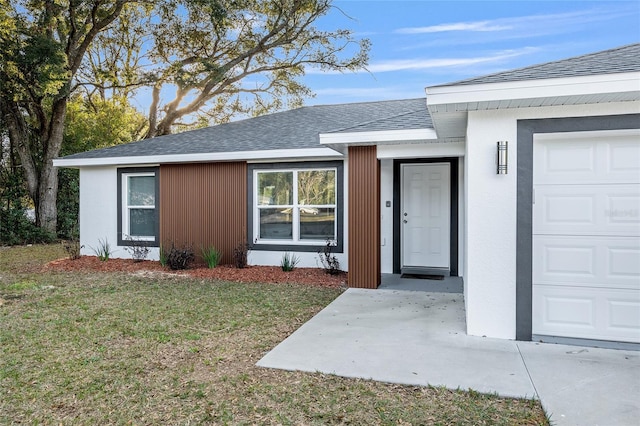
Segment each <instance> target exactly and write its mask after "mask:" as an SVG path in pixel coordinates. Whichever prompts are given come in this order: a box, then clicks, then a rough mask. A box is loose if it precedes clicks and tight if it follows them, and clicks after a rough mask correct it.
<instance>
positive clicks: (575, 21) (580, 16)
mask: <svg viewBox="0 0 640 426" xmlns="http://www.w3.org/2000/svg"><path fill="white" fill-rule="evenodd" d="M626 14H628V10H626V9H623V8H621V9H618V10H615V9H613V8H610V9H607V10H604V9H599V8H592V9H586V10H578V11H575V12H565V13H555V14H545V15H529V16H516V17H510V18H499V19H493V20H483V21H475V22H451V23H443V24H437V25H431V26H427V27H407V28H399V29H397V30H395V31H394V32H395V33H397V34H435V33H444V32H447V33H450V32H485V33H496V32H501V33H506V34H508V35H509V36H510V37H512V36H513V35H514V33H516V34H528V35H529V36H532V35H541V34H559V33H564V32H566V31H567V30H568V29H573V28H582V27H584V26H585V25H587V24H590V23H592V22H598V21H607V20H613V19H615V18H618V17H620V16H623V15H626Z"/></svg>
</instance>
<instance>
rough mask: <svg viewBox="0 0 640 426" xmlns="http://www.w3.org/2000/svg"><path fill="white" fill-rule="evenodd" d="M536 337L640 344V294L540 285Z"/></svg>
mask: <svg viewBox="0 0 640 426" xmlns="http://www.w3.org/2000/svg"><path fill="white" fill-rule="evenodd" d="M533 301H534V304H533V334H538V335H549V336H562V337H574V338H582V339H595V340H621V341H627V342H639V343H640V291H638V290H630V289H629V290H623V289H617V290H611V289H599V288H580V287H567V286H565V287H555V286H545V285H538V286H536V287H535V288H534V290H533Z"/></svg>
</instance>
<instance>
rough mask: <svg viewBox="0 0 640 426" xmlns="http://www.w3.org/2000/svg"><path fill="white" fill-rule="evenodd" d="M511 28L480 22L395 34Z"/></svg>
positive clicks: (425, 28)
mask: <svg viewBox="0 0 640 426" xmlns="http://www.w3.org/2000/svg"><path fill="white" fill-rule="evenodd" d="M511 28H512V27H510V26H508V25H496V24H492V23H491V22H490V21H479V22H456V23H452V24H439V25H432V26H429V27H410V28H400V29H398V30H396V31H395V32H396V33H399V34H424V33H442V32H448V31H479V32H489V31H504V30H508V29H511Z"/></svg>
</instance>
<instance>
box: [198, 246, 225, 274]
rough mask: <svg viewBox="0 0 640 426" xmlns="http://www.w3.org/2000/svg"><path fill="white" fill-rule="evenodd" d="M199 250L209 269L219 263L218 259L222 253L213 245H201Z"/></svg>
mask: <svg viewBox="0 0 640 426" xmlns="http://www.w3.org/2000/svg"><path fill="white" fill-rule="evenodd" d="M200 252H201V253H202V258H203V259H204V261H205V263H206V264H207V267H208V268H209V269H213V268H215V267H216V266H218V263H220V259H222V253H221V252H220V250H218V249H216V248H215V247H214V246H211V247H201V248H200Z"/></svg>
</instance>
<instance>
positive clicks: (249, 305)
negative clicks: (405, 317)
mask: <svg viewBox="0 0 640 426" xmlns="http://www.w3.org/2000/svg"><path fill="white" fill-rule="evenodd" d="M58 248H59V245H58V246H50V247H49V249H50V250H51V251H52V252H51V253H50V254H48V255H45V254H43V253H40V254H35V253H32V251H36V252H38V251H46V249H47V248H46V247H45V248H43V247H39V246H34V247H29V248H12V249H2V251H0V256H4V254H5V253H7V250H8V251H9V252H12V254H11V261H10V262H9V263H10V265H8V264H7V262H5V260H6V259H8V258H7V257H3V258H2V262H0V265H2V266H1V268H2V271H3V272H2V273H0V297H2V296H3V295H5V294H11V295H14V296H16V297H12V298H10V299H6V303H5V304H4V305H2V306H0V324H2V327H0V424H5V423H29V424H38V423H43V424H59V423H80V424H96V423H98V424H100V423H122V424H124V423H133V424H149V423H161V424H166V423H169V424H188V423H215V424H318V425H320V424H389V425H391V424H396V425H397V424H505V425H507V424H509V425H511V424H522V425H534V424H547V421H546V418H545V416H544V413H543V411H542V409H541V408H540V405H539V403H538V402H535V401H526V400H516V399H509V398H499V397H496V396H492V395H484V394H479V393H476V392H463V391H451V390H446V389H442V388H423V387H414V386H399V385H390V384H384V383H377V382H371V381H366V380H355V379H346V378H340V377H336V376H331V375H323V374H308V373H301V372H284V371H279V370H270V369H262V368H258V367H255V363H256V362H257V361H258V359H260V358H261V357H262V356H263V355H264V353H265V352H266V351H268V350H270V349H271V348H272V347H273V346H275V345H276V344H277V343H279V342H280V341H281V340H282V339H284V338H285V337H286V336H287V335H289V334H290V333H291V332H293V331H294V330H295V329H296V328H298V327H299V326H300V325H301V324H302V323H303V322H305V321H306V320H308V319H309V318H310V317H311V316H312V315H313V314H315V313H316V312H317V311H319V310H320V309H322V308H323V307H324V306H326V305H327V304H328V303H329V302H330V301H331V300H333V299H334V298H335V297H336V296H337V295H338V294H339V293H340V291H339V290H336V289H327V288H318V287H304V286H297V285H260V284H237V283H227V282H220V281H208V280H196V279H187V278H177V277H171V276H170V277H167V278H158V277H155V278H149V277H142V276H137V275H136V276H134V275H130V274H121V273H110V274H106V273H93V274H86V273H47V274H42V273H40V272H39V270H36V269H33V270H29V268H31V267H33V266H34V265H35V263H34V262H33V261H32V259H33V258H34V257H37V258H39V259H41V260H42V261H45V260H50V259H51V258H58V257H63V256H64V253H62V255H58V254H56V253H55V251H56V250H58ZM20 253H21V255H20ZM15 271H19V272H15ZM16 284H19V285H16ZM44 289H46V290H44ZM18 296H20V297H18Z"/></svg>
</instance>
